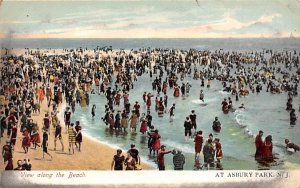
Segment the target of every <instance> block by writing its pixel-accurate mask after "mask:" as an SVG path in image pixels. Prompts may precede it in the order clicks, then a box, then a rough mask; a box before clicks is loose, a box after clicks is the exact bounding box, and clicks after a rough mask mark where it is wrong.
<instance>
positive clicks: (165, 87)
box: [162, 83, 167, 94]
mask: <svg viewBox="0 0 300 188" xmlns="http://www.w3.org/2000/svg"><path fill="white" fill-rule="evenodd" d="M162 91H163V93H164V94H166V93H167V84H166V83H164V84H163V88H162Z"/></svg>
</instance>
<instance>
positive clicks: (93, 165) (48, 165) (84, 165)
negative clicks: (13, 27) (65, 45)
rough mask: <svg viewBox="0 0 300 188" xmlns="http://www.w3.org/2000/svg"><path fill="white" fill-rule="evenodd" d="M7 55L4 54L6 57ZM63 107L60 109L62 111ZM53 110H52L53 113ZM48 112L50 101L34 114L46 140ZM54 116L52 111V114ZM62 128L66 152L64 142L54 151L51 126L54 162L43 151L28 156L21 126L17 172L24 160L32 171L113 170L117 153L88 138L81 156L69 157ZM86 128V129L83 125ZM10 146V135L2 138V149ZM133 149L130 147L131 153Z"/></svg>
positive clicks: (50, 148)
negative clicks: (24, 147) (4, 146)
mask: <svg viewBox="0 0 300 188" xmlns="http://www.w3.org/2000/svg"><path fill="white" fill-rule="evenodd" d="M23 52H24V50H20V49H18V50H14V51H13V52H12V54H15V55H20V54H23ZM3 53H4V51H3V50H2V51H1V54H3ZM61 107H62V104H61V105H60V106H59V111H61V110H64V109H61ZM50 110H51V109H50ZM46 112H48V107H47V101H46V100H44V101H43V103H42V104H41V112H40V114H36V113H33V114H32V119H33V121H34V122H36V123H37V124H38V126H39V134H40V136H41V140H42V126H43V118H44V117H45V113H46ZM50 112H51V111H50ZM61 126H62V128H63V129H62V139H63V144H64V147H65V148H64V151H61V145H60V142H59V141H57V150H56V151H54V132H55V129H54V128H53V127H52V126H51V130H50V131H51V132H50V135H49V145H48V151H49V153H50V154H51V155H52V156H53V158H52V159H51V158H50V156H48V155H45V158H44V159H43V151H42V148H41V147H37V149H34V148H33V146H32V145H31V147H30V149H29V152H28V153H27V154H25V153H24V150H23V148H22V133H20V125H19V122H18V135H17V141H16V145H15V148H14V152H13V164H14V168H15V167H17V164H16V163H17V161H18V160H23V159H25V158H26V159H30V161H31V164H32V170H110V169H111V163H112V159H113V156H114V155H115V154H116V149H114V148H111V147H109V146H107V145H104V144H101V143H98V142H96V141H93V140H91V139H89V138H87V137H86V136H85V135H83V142H82V146H81V152H79V151H78V149H76V148H75V153H74V154H72V155H70V154H69V153H68V135H67V134H66V133H65V132H66V131H65V128H64V127H65V126H64V124H63V122H62V121H61ZM83 126H84V125H83ZM5 142H6V132H5V133H4V137H2V138H1V148H2V147H3V145H4V144H5ZM129 147H130V146H128V149H129ZM123 155H124V156H126V151H123ZM1 161H2V162H1V163H0V169H1V170H4V169H5V164H4V163H3V158H2V160H1ZM141 166H142V169H151V167H150V166H149V165H146V164H143V163H141Z"/></svg>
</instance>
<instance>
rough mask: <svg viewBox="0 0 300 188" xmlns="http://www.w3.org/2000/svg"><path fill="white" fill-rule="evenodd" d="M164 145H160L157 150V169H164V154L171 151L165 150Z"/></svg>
mask: <svg viewBox="0 0 300 188" xmlns="http://www.w3.org/2000/svg"><path fill="white" fill-rule="evenodd" d="M165 148H166V146H165V145H162V146H160V150H159V151H158V155H157V164H158V169H159V170H165V158H164V156H165V154H168V153H171V152H172V151H166V150H165Z"/></svg>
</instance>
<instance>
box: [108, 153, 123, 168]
mask: <svg viewBox="0 0 300 188" xmlns="http://www.w3.org/2000/svg"><path fill="white" fill-rule="evenodd" d="M124 161H125V157H124V155H122V150H120V149H118V150H117V154H116V155H114V157H113V161H112V163H111V170H123V163H124Z"/></svg>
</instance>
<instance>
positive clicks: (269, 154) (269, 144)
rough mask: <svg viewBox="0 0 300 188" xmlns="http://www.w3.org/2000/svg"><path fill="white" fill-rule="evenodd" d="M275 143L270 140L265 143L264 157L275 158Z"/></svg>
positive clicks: (267, 158)
mask: <svg viewBox="0 0 300 188" xmlns="http://www.w3.org/2000/svg"><path fill="white" fill-rule="evenodd" d="M272 151H273V144H272V142H270V141H265V142H264V145H263V159H264V160H270V159H273V154H272Z"/></svg>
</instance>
